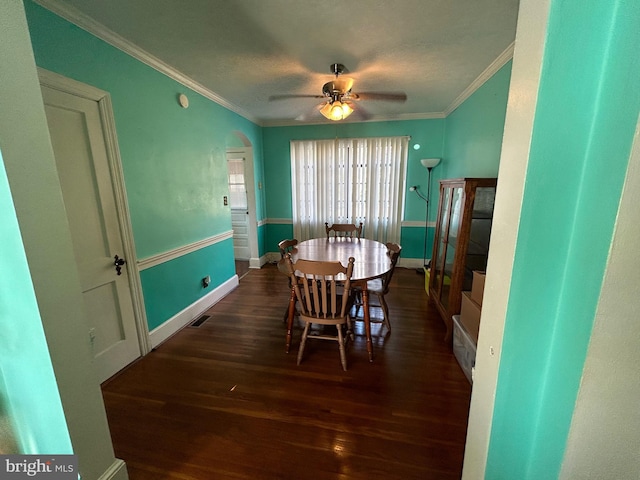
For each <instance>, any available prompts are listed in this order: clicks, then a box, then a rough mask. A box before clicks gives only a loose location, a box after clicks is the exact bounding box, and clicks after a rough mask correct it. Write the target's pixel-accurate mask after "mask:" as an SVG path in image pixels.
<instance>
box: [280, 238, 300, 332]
mask: <svg viewBox="0 0 640 480" xmlns="http://www.w3.org/2000/svg"><path fill="white" fill-rule="evenodd" d="M297 245H298V240H297V239H296V238H292V239H286V240H282V241H281V242H280V243H278V250H280V261H279V262H278V271H279V272H281V273H283V274H285V275H286V276H287V279H288V280H289V290H291V277H289V268H288V267H287V263H286V262H287V258H286V256H287V254H288V253H291V252H293V250H294V249H295V248H296V246H297ZM288 316H289V304H288V303H287V308H286V309H285V311H284V321H285V322H286V321H287V317H288Z"/></svg>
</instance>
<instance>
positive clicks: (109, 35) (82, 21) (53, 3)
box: [34, 0, 260, 125]
mask: <svg viewBox="0 0 640 480" xmlns="http://www.w3.org/2000/svg"><path fill="white" fill-rule="evenodd" d="M34 1H35V3H37V4H38V5H40V6H42V7H44V8H46V9H47V10H49V11H51V12H53V13H55V14H56V15H58V16H59V17H62V18H64V19H65V20H67V21H69V22H71V23H73V24H74V25H76V26H78V27H80V28H81V29H83V30H85V31H87V32H89V33H90V34H92V35H95V36H96V37H98V38H99V39H101V40H103V41H105V42H106V43H108V44H109V45H111V46H113V47H115V48H117V49H118V50H121V51H122V52H124V53H126V54H127V55H130V56H131V57H133V58H135V59H136V60H139V61H140V62H142V63H144V64H145V65H148V66H149V67H151V68H153V69H155V70H157V71H158V72H160V73H162V74H164V75H166V76H167V77H169V78H171V79H173V80H175V81H176V82H178V83H180V84H182V85H184V86H185V87H187V88H189V89H190V90H193V91H194V92H196V93H199V94H200V95H202V96H203V97H205V98H208V99H209V100H211V101H213V102H215V103H217V104H218V105H221V106H223V107H224V108H226V109H228V110H231V111H232V112H235V113H237V114H238V115H240V116H241V117H244V118H246V119H247V120H249V121H251V122H253V123H256V124H258V125H260V121H259V119H258V118H256V117H254V116H253V115H251V114H250V113H248V112H246V111H244V110H242V109H241V108H240V107H238V106H236V105H234V104H232V103H230V102H228V101H227V100H225V99H224V98H222V97H221V96H220V95H218V94H217V93H215V92H213V91H211V90H209V89H208V88H206V87H204V86H203V85H201V84H200V83H198V82H196V81H195V80H193V79H192V78H190V77H188V76H186V75H184V74H183V73H182V72H180V71H178V70H177V69H175V68H174V67H172V66H171V65H169V64H167V63H165V62H163V61H162V60H160V59H159V58H157V57H155V56H154V55H152V54H150V53H149V52H147V51H146V50H143V49H142V48H140V47H139V46H137V45H134V44H133V43H131V42H130V41H128V40H126V39H125V38H123V37H121V36H120V35H118V34H117V33H115V32H113V31H112V30H109V29H108V28H107V27H105V26H104V25H102V24H101V23H98V22H96V21H95V20H94V19H92V18H91V17H88V16H87V15H85V14H84V13H82V12H81V11H80V10H78V9H77V8H75V7H72V6H71V5H68V4H66V3H63V2H61V1H60V0H34Z"/></svg>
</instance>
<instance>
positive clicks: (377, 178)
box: [291, 137, 409, 243]
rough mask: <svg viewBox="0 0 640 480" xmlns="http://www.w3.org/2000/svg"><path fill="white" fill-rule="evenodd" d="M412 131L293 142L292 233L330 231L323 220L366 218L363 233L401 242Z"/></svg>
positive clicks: (301, 237) (316, 234)
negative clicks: (379, 136)
mask: <svg viewBox="0 0 640 480" xmlns="http://www.w3.org/2000/svg"><path fill="white" fill-rule="evenodd" d="M408 144H409V137H383V138H350V139H335V140H304V141H297V140H294V141H292V142H291V182H292V188H291V191H292V200H293V234H294V236H295V238H297V239H299V240H306V239H308V238H314V237H322V236H324V235H325V228H324V223H325V222H328V223H329V225H331V224H332V223H355V224H356V225H357V224H358V223H360V222H362V223H363V224H364V236H365V237H366V238H370V239H373V240H378V241H380V242H383V243H384V242H397V243H400V222H401V217H402V206H403V201H404V198H403V196H402V193H403V192H404V190H405V188H404V187H405V170H406V163H407V161H406V160H407V148H408Z"/></svg>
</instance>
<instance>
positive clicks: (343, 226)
mask: <svg viewBox="0 0 640 480" xmlns="http://www.w3.org/2000/svg"><path fill="white" fill-rule="evenodd" d="M324 228H325V230H326V231H327V238H329V237H330V236H331V234H333V236H334V237H354V236H356V237H357V238H360V236H361V235H362V222H360V225H359V226H357V227H356V226H355V224H353V223H334V224H333V225H331V226H329V223H328V222H324Z"/></svg>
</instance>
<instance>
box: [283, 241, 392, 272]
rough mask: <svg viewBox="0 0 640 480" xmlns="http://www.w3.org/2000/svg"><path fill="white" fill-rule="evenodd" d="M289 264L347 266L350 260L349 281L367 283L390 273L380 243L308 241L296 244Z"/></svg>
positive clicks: (387, 259)
mask: <svg viewBox="0 0 640 480" xmlns="http://www.w3.org/2000/svg"><path fill="white" fill-rule="evenodd" d="M291 257H292V260H293V261H294V262H295V261H296V260H298V259H299V258H302V259H305V260H319V261H325V262H326V261H332V262H335V261H336V260H337V261H339V262H340V263H342V265H344V266H347V264H348V263H349V257H353V258H354V259H355V262H354V264H353V274H352V276H351V278H352V280H354V281H358V280H371V279H373V278H378V277H381V276H383V275H384V274H385V273H387V272H388V271H389V270H390V269H391V259H390V258H389V255H388V254H387V247H386V245H384V244H383V243H380V242H377V241H375V240H369V239H366V238H348V237H331V238H326V237H325V238H312V239H310V240H305V241H304V242H300V243H298V245H297V246H296V248H294V249H293V251H292V252H291Z"/></svg>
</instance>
